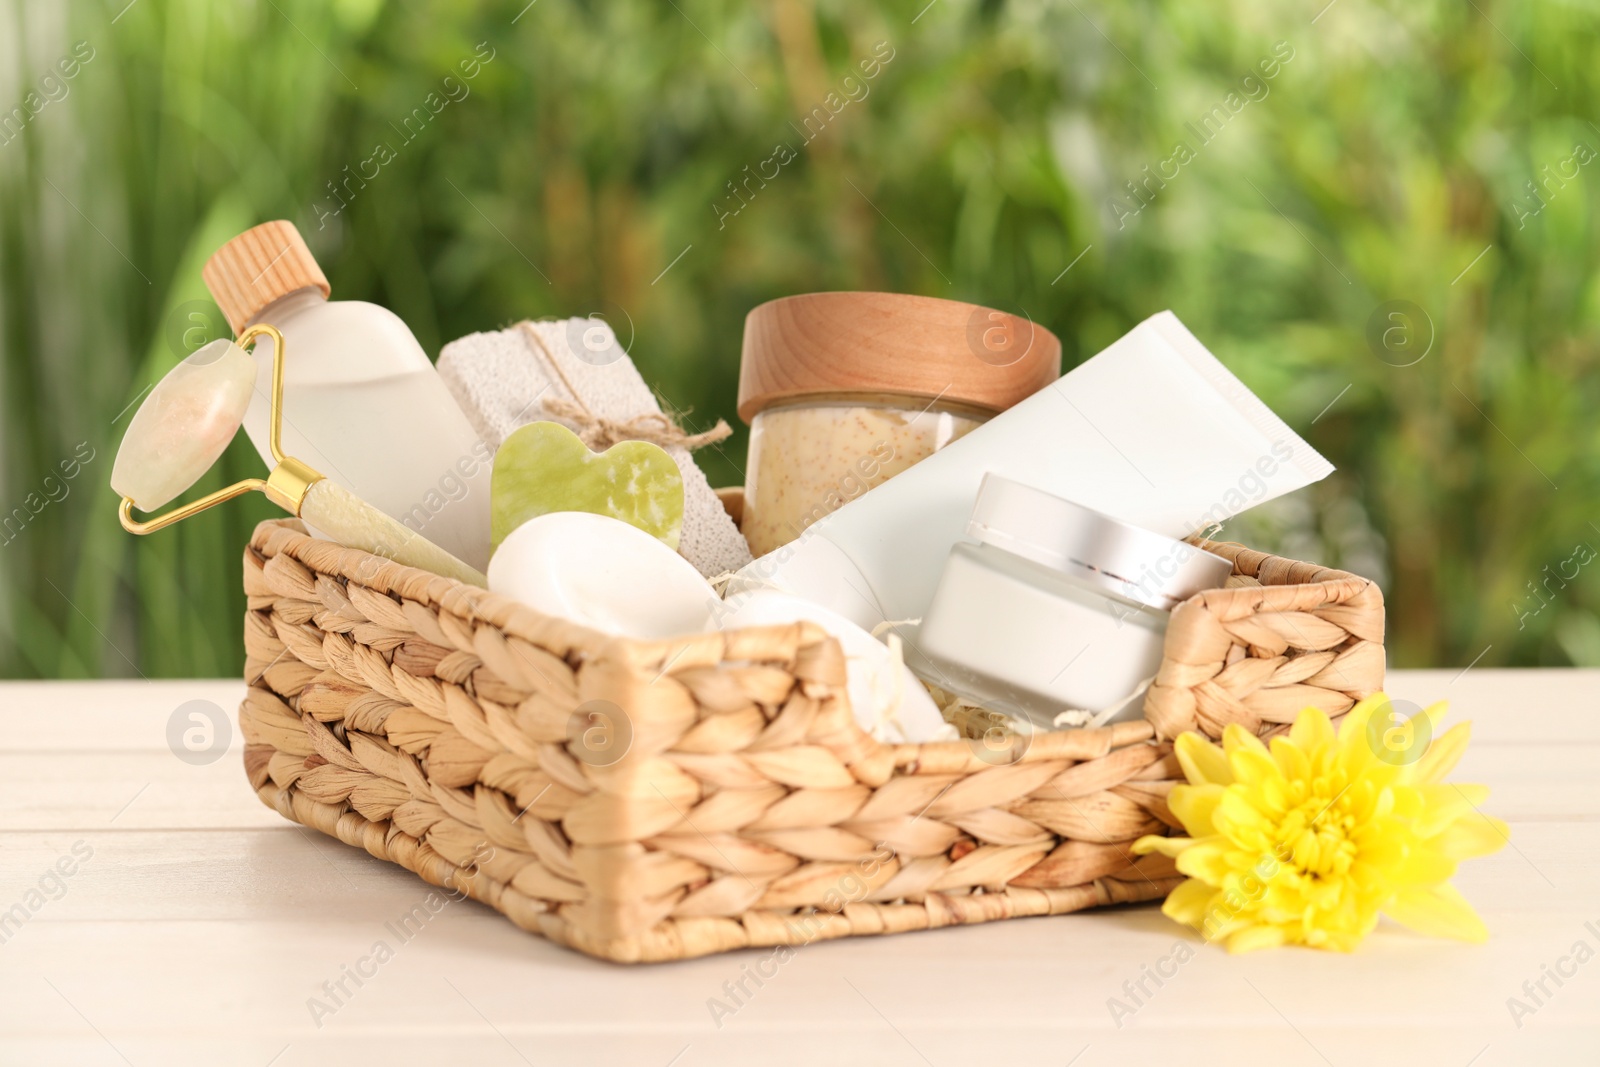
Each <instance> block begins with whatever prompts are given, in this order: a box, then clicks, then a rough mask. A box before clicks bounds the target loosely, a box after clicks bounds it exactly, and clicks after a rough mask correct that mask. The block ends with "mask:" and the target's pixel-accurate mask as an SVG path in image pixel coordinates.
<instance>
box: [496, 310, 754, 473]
mask: <svg viewBox="0 0 1600 1067" xmlns="http://www.w3.org/2000/svg"><path fill="white" fill-rule="evenodd" d="M517 325H518V326H519V327H520V328H521V329H522V332H523V333H525V334H526V335H527V337H528V339H529V340H530V341H531V342H532V343H533V346H534V347H535V348H536V349H538V351H539V352H540V354H542V355H543V356H544V360H545V362H546V363H548V364H549V365H550V369H551V370H552V371H553V372H554V373H555V376H556V378H557V379H558V380H559V381H560V382H561V385H562V387H563V388H565V389H566V391H567V396H569V397H571V398H572V399H570V400H568V399H567V398H566V397H559V396H556V397H550V398H549V399H547V400H545V401H544V404H543V407H544V410H545V412H546V413H547V414H549V415H552V416H554V417H555V418H558V419H561V420H563V421H565V422H570V423H572V425H573V427H574V432H576V433H577V435H578V438H579V439H580V440H581V441H583V443H584V444H586V445H588V446H589V447H590V448H592V449H594V450H595V451H596V452H604V451H605V450H606V449H608V448H610V447H611V446H612V445H614V444H617V443H618V442H619V441H648V442H649V443H650V444H653V445H660V446H661V447H662V448H686V449H689V450H691V451H692V450H694V449H696V448H704V447H705V446H706V445H714V444H716V443H717V442H718V441H722V440H725V439H726V438H728V437H729V436H731V435H732V434H733V429H732V428H731V427H729V425H728V424H727V422H726V421H724V420H722V419H718V420H717V424H716V425H715V426H713V427H711V429H709V430H705V431H703V432H701V433H685V432H684V431H683V428H682V427H680V426H679V425H678V424H677V423H676V422H674V421H673V420H672V417H671V416H670V415H667V414H665V413H663V412H660V411H651V412H646V413H644V414H641V415H635V416H633V417H631V418H626V419H611V418H606V417H605V416H603V415H596V414H595V413H594V411H593V410H592V409H591V408H590V407H589V405H588V404H586V403H584V401H583V396H582V394H580V393H579V392H578V390H577V389H575V388H573V385H572V382H571V381H570V380H569V379H568V378H567V375H566V372H565V371H563V370H562V369H561V363H560V361H559V360H557V359H556V356H555V353H554V352H551V351H550V347H549V345H547V344H545V340H544V338H543V337H541V336H540V335H539V331H538V330H536V329H534V328H533V323H531V322H528V321H527V320H523V321H522V322H519V323H517Z"/></svg>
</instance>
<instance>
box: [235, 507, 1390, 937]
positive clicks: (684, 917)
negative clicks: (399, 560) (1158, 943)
mask: <svg viewBox="0 0 1600 1067" xmlns="http://www.w3.org/2000/svg"><path fill="white" fill-rule="evenodd" d="M1206 547H1207V548H1210V549H1211V550H1212V551H1215V552H1217V553H1219V554H1222V555H1224V556H1227V557H1229V558H1231V559H1232V560H1233V562H1234V568H1235V572H1236V573H1237V574H1243V575H1248V576H1252V577H1254V578H1256V579H1258V580H1259V581H1260V582H1261V583H1262V584H1261V587H1260V588H1237V589H1228V590H1218V591H1213V592H1208V593H1202V594H1200V595H1198V596H1195V597H1194V598H1192V599H1191V600H1189V601H1188V602H1186V603H1185V604H1183V605H1181V606H1180V607H1179V608H1178V609H1177V610H1176V611H1175V612H1174V614H1173V618H1172V623H1171V626H1170V629H1169V631H1168V635H1167V639H1166V658H1165V661H1164V663H1163V664H1162V667H1161V672H1160V675H1159V677H1158V681H1157V684H1156V685H1155V686H1154V687H1153V688H1152V690H1151V692H1150V695H1149V697H1148V699H1147V701H1146V712H1147V721H1139V722H1129V723H1122V724H1118V725H1116V726H1112V727H1108V728H1103V729H1097V730H1077V731H1072V730H1067V731H1061V732H1056V733H1050V734H1043V735H1039V736H1038V737H1036V738H1035V739H1033V740H1032V742H1031V744H1030V743H1028V742H1026V741H1024V740H1023V739H1020V738H1013V737H1006V738H1004V739H1002V740H1001V741H1000V742H999V743H998V744H994V745H990V744H985V743H983V742H964V741H948V742H940V743H936V744H926V745H885V744H881V743H879V742H877V741H874V740H873V739H872V738H871V737H870V736H868V735H867V734H865V733H864V732H863V731H862V730H861V729H860V728H859V727H858V726H857V725H856V723H855V720H854V718H853V716H852V715H851V712H850V708H849V706H848V703H847V698H846V695H845V686H844V660H843V657H842V654H841V652H840V650H839V646H838V644H837V643H836V642H835V641H834V640H833V639H832V638H830V637H828V636H827V635H826V634H825V633H824V632H823V631H822V630H821V629H819V628H817V627H816V626H814V625H811V624H809V623H806V624H798V625H795V626H789V627H771V628H760V629H750V630H744V631H737V632H730V633H712V634H704V635H697V636H691V637H685V638H682V639H678V640H672V641H659V642H640V641H631V640H625V639H618V638H612V637H608V636H605V635H602V634H599V633H596V632H594V631H591V630H587V629H585V628H583V627H580V626H576V625H573V624H571V623H568V622H565V621H563V620H558V619H552V618H548V617H545V616H542V615H540V614H538V613H536V612H534V611H532V610H530V609H528V608H526V607H524V606H522V605H520V604H517V603H515V602H513V601H511V600H508V599H506V598H504V597H500V596H497V595H495V594H492V593H489V592H487V591H484V590H481V589H474V588H471V587H468V586H464V585H461V584H459V583H456V582H454V581H450V580H448V579H445V578H440V577H438V576H435V575H431V574H428V573H426V572H423V571H418V570H414V569H410V568H406V567H402V566H399V565H396V564H393V563H390V562H387V561H385V560H382V559H379V558H378V557H375V556H370V555H367V554H366V553H363V552H359V551H355V550H352V549H347V548H343V547H341V546H339V545H335V544H331V543H329V542H326V541H318V540H313V539H312V538H310V537H308V536H306V535H305V533H304V532H302V528H301V527H300V526H299V524H298V523H295V522H287V521H277V522H265V523H262V524H261V525H260V526H259V527H257V528H256V531H255V536H254V537H253V538H252V539H251V542H250V546H249V548H248V549H247V550H246V552H245V558H244V564H245V566H244V584H245V591H246V593H247V594H248V596H249V611H248V613H247V615H246V617H245V649H246V653H247V663H246V668H245V670H246V677H247V679H248V680H249V682H250V690H249V693H248V695H247V696H246V698H245V701H244V704H243V706H242V707H241V708H240V712H239V717H240V723H241V727H242V729H243V732H244V735H245V738H246V741H247V747H246V749H245V766H246V770H247V773H248V774H249V778H250V783H251V785H252V786H253V787H254V788H255V789H256V791H257V792H258V794H259V795H260V797H261V799H262V800H263V801H264V802H265V803H266V804H267V805H268V806H269V807H272V808H275V809H276V810H277V811H278V812H279V813H281V814H282V815H283V816H284V817H286V818H289V819H293V820H295V821H297V822H300V823H304V824H305V825H307V826H311V827H314V828H316V829H318V830H320V831H322V832H323V833H325V834H329V835H331V836H334V837H337V838H339V840H341V841H344V842H345V843H347V844H350V845H357V846H360V847H362V848H365V849H366V850H367V851H368V852H370V853H372V854H373V855H374V856H376V857H378V858H379V859H384V860H389V861H391V862H394V863H398V864H400V865H401V866H403V867H405V868H407V869H408V870H411V871H415V872H416V873H417V874H418V875H419V876H421V877H422V878H423V879H425V880H426V881H428V882H431V883H433V884H435V885H438V886H443V887H446V888H449V889H451V890H454V891H459V892H464V893H466V894H468V895H470V896H472V897H475V898H476V899H478V900H481V901H483V902H484V903H487V904H489V905H490V906H491V907H493V908H496V909H497V910H499V911H501V912H504V913H505V915H506V916H507V917H509V918H510V919H511V921H512V922H514V923H516V924H517V925H518V926H520V927H522V928H523V929H525V930H529V931H532V932H534V933H539V934H543V935H544V936H546V937H548V938H551V939H552V940H554V941H558V942H560V943H562V944H564V945H568V946H570V947H572V948H576V949H578V950H580V951H583V952H586V953H589V954H591V955H594V956H599V957H603V958H605V959H610V960H617V961H627V962H637V961H653V960H670V959H681V958H686V957H691V956H700V955H704V954H707V953H713V952H722V951H726V950H729V949H736V948H743V947H747V946H777V945H803V944H807V943H809V942H811V941H815V940H823V939H829V938H835V937H845V936H849V935H853V934H881V933H896V932H900V931H904V930H922V929H928V928H931V927H938V926H949V925H954V924H958V923H977V922H987V921H989V920H991V919H1007V918H1014V917H1018V916H1027V915H1055V914H1061V913H1063V912H1070V911H1077V910H1079V909H1082V908H1088V907H1093V906H1096V905H1102V904H1114V903H1121V902H1127V901H1139V900H1152V899H1157V898H1160V897H1163V896H1165V895H1166V893H1167V892H1168V891H1170V890H1171V889H1172V888H1173V887H1174V886H1175V885H1176V884H1177V883H1178V882H1179V881H1180V880H1181V878H1180V877H1179V876H1177V875H1176V872H1175V871H1174V869H1173V867H1172V866H1171V863H1172V861H1171V860H1169V859H1167V858H1165V857H1162V856H1155V855H1152V856H1146V857H1143V858H1141V859H1139V860H1137V861H1134V860H1133V859H1132V857H1131V854H1130V851H1129V847H1128V846H1129V843H1130V842H1131V841H1133V840H1134V839H1135V838H1137V837H1139V836H1140V835H1142V834H1147V833H1159V832H1162V831H1163V828H1166V827H1173V826H1174V825H1175V821H1174V819H1173V816H1172V813H1171V812H1170V811H1169V810H1168V808H1167V804H1166V796H1167V793H1168V791H1169V790H1170V789H1171V788H1172V786H1173V785H1174V784H1175V779H1177V778H1178V777H1180V772H1179V771H1178V768H1177V764H1176V760H1175V758H1174V757H1173V756H1172V750H1171V744H1170V740H1171V739H1172V738H1173V737H1175V736H1176V735H1177V734H1179V733H1181V732H1182V731H1184V730H1189V729H1196V728H1198V729H1200V730H1203V731H1204V732H1205V733H1207V734H1209V735H1211V736H1212V737H1215V736H1217V735H1218V734H1220V732H1221V730H1222V728H1223V727H1224V726H1225V725H1226V724H1228V723H1230V722H1239V723H1243V724H1244V725H1246V726H1247V727H1249V728H1250V729H1252V730H1255V731H1257V732H1259V733H1262V734H1266V733H1270V732H1272V731H1274V730H1277V729H1281V728H1282V727H1283V724H1286V723H1288V722H1290V721H1292V719H1293V718H1294V716H1295V715H1296V713H1298V712H1299V711H1300V709H1302V708H1303V707H1305V706H1307V705H1316V706H1318V707H1321V708H1323V709H1325V710H1326V711H1328V712H1329V713H1330V714H1335V715H1337V714H1341V713H1343V712H1344V711H1345V710H1346V709H1348V708H1349V707H1350V706H1351V705H1352V703H1353V702H1354V701H1355V700H1357V699H1358V698H1360V697H1363V696H1365V695H1367V694H1369V693H1371V692H1373V691H1375V690H1377V689H1379V688H1381V686H1382V682H1383V670H1384V653H1383V644H1382V641H1383V621H1384V619H1383V599H1382V596H1381V594H1380V593H1379V591H1378V588H1377V587H1376V586H1375V585H1373V584H1372V583H1371V582H1369V581H1367V580H1366V579H1364V578H1359V577H1356V576H1354V575H1351V574H1346V573H1343V572H1341V571H1334V570H1327V569H1324V568H1320V567H1316V566H1313V565H1311V564H1307V563H1295V562H1292V561H1289V560H1285V559H1280V558H1277V557H1273V556H1268V555H1265V554H1263V553H1260V552H1254V551H1251V550H1249V549H1245V548H1242V547H1239V546H1236V545H1222V544H1209V543H1208V544H1207V545H1206ZM596 709H600V710H596ZM622 709H625V710H622ZM597 726H598V727H599V728H601V729H603V730H604V731H606V733H607V738H606V739H605V740H604V742H603V743H602V744H600V745H596V744H595V743H594V738H593V737H592V736H591V733H590V732H591V731H592V730H593V729H595V728H597ZM612 731H615V732H614V733H612ZM601 749H605V750H606V751H608V752H611V753H614V754H613V755H607V756H606V757H604V758H597V757H596V754H595V753H596V752H598V751H600V750H601Z"/></svg>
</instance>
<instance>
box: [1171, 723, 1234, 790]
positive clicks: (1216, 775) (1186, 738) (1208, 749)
mask: <svg viewBox="0 0 1600 1067" xmlns="http://www.w3.org/2000/svg"><path fill="white" fill-rule="evenodd" d="M1173 748H1174V749H1175V750H1176V752H1177V753H1178V765H1179V766H1180V767H1182V768H1183V774H1184V777H1186V778H1188V779H1189V784H1190V785H1206V784H1211V783H1214V784H1216V785H1232V784H1233V768H1232V767H1230V766H1228V757H1227V756H1225V755H1223V752H1222V749H1220V748H1218V747H1217V746H1216V745H1213V744H1212V743H1211V742H1210V741H1207V740H1206V739H1205V738H1204V737H1202V736H1200V735H1199V734H1197V733H1186V734H1181V735H1180V736H1179V737H1178V741H1177V743H1176V744H1175V745H1174V746H1173Z"/></svg>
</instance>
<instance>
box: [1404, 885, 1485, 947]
mask: <svg viewBox="0 0 1600 1067" xmlns="http://www.w3.org/2000/svg"><path fill="white" fill-rule="evenodd" d="M1383 913H1384V914H1385V915H1387V916H1389V918H1391V919H1393V920H1395V921H1396V922H1398V923H1400V924H1402V925H1404V926H1409V927H1410V928H1411V929H1413V930H1415V931H1416V932H1417V933H1419V934H1427V935H1428V936H1430V937H1452V938H1455V939H1456V940H1458V941H1473V942H1483V941H1487V940H1488V939H1489V930H1488V927H1486V926H1484V925H1483V920H1482V919H1480V918H1478V913H1477V912H1475V911H1473V910H1472V905H1471V904H1468V903H1467V898H1466V897H1463V896H1462V895H1461V893H1460V892H1459V891H1458V890H1457V889H1456V888H1455V887H1454V886H1450V885H1439V886H1432V887H1429V888H1420V887H1411V888H1407V889H1402V890H1400V892H1398V893H1396V894H1395V895H1394V896H1393V897H1392V898H1390V900H1389V901H1388V902H1387V903H1386V904H1384V906H1383Z"/></svg>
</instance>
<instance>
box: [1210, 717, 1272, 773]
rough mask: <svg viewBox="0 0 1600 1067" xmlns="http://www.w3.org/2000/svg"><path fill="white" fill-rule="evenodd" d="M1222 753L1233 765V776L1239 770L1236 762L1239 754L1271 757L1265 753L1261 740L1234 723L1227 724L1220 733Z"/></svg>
mask: <svg viewBox="0 0 1600 1067" xmlns="http://www.w3.org/2000/svg"><path fill="white" fill-rule="evenodd" d="M1222 751H1224V752H1226V753H1227V754H1228V761H1229V762H1230V763H1233V765H1234V773H1235V775H1237V773H1238V769H1239V765H1238V763H1237V762H1236V760H1237V757H1238V755H1239V753H1241V752H1259V753H1260V754H1261V755H1263V756H1267V757H1269V758H1270V757H1271V753H1269V752H1268V751H1267V746H1266V745H1265V744H1264V743H1263V742H1262V740H1261V738H1259V737H1257V736H1256V735H1255V734H1253V733H1251V732H1250V731H1249V730H1246V729H1245V728H1244V727H1243V726H1240V725H1239V724H1238V723H1236V722H1231V723H1229V724H1228V726H1227V728H1226V729H1224V730H1223V731H1222Z"/></svg>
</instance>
